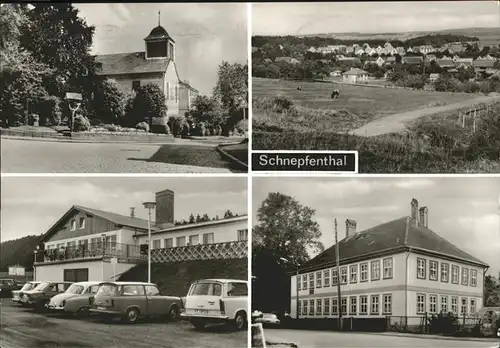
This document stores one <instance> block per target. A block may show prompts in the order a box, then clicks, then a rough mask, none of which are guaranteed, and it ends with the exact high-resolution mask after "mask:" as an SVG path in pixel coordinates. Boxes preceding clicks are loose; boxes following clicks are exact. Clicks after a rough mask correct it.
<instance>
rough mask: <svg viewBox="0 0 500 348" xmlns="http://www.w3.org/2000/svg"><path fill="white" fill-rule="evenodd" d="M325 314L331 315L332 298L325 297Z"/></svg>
mask: <svg viewBox="0 0 500 348" xmlns="http://www.w3.org/2000/svg"><path fill="white" fill-rule="evenodd" d="M323 315H330V298H329V297H327V298H324V299H323Z"/></svg>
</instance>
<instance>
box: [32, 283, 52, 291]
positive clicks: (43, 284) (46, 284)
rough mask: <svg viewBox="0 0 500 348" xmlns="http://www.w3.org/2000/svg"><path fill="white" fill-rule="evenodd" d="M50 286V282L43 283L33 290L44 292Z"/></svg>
mask: <svg viewBox="0 0 500 348" xmlns="http://www.w3.org/2000/svg"><path fill="white" fill-rule="evenodd" d="M49 285H50V283H49V282H43V283H40V284H38V285H37V286H36V287H35V288H34V289H33V290H40V291H42V290H44V289H45V288H46V287H48V286H49Z"/></svg>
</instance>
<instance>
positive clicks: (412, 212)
mask: <svg viewBox="0 0 500 348" xmlns="http://www.w3.org/2000/svg"><path fill="white" fill-rule="evenodd" d="M410 205H411V210H410V217H411V219H412V221H413V223H415V224H416V223H417V222H418V201H417V200H416V199H415V198H413V199H412V200H411V203H410Z"/></svg>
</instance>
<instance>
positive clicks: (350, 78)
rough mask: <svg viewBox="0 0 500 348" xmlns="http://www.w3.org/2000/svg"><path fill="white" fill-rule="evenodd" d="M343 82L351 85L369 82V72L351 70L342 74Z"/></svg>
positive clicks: (356, 69)
mask: <svg viewBox="0 0 500 348" xmlns="http://www.w3.org/2000/svg"><path fill="white" fill-rule="evenodd" d="M342 80H343V81H344V82H349V83H359V82H363V81H367V80H368V72H366V71H364V70H361V69H358V68H351V69H349V70H347V71H346V72H344V73H343V74H342Z"/></svg>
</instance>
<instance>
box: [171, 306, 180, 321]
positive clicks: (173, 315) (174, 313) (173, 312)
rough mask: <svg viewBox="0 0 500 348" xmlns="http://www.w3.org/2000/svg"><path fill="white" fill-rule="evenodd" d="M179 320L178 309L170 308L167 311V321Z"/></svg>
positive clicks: (175, 307)
mask: <svg viewBox="0 0 500 348" xmlns="http://www.w3.org/2000/svg"><path fill="white" fill-rule="evenodd" d="M178 318H179V307H177V306H175V305H174V306H171V307H170V309H169V310H168V319H169V320H172V321H175V320H177V319H178Z"/></svg>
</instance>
